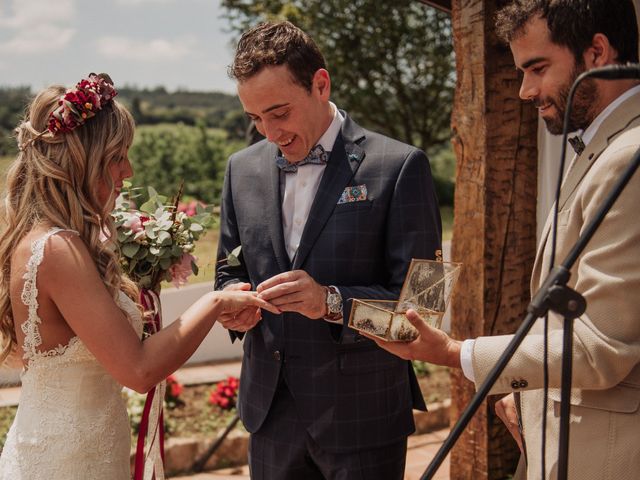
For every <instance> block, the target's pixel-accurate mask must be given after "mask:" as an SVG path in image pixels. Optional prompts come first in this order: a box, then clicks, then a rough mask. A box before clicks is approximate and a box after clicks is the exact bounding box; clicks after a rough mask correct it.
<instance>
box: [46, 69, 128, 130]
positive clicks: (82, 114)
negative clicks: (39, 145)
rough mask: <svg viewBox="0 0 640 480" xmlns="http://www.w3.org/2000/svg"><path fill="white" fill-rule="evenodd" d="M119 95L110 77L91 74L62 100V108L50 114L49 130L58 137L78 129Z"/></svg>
mask: <svg viewBox="0 0 640 480" xmlns="http://www.w3.org/2000/svg"><path fill="white" fill-rule="evenodd" d="M117 94H118V92H117V91H116V89H115V88H114V87H113V82H112V81H111V78H109V76H108V75H105V74H100V75H96V74H95V73H90V74H89V76H88V77H87V78H83V79H82V80H80V82H78V84H77V85H76V88H75V89H70V90H67V92H66V93H65V94H64V95H63V96H62V97H61V98H60V100H59V101H58V105H60V106H59V107H58V108H56V109H55V110H54V111H53V112H51V113H50V114H49V128H48V130H49V131H50V132H51V133H53V134H54V135H56V134H58V133H68V132H70V131H72V130H74V129H76V128H78V127H79V126H80V125H83V124H84V122H86V121H87V120H88V119H90V118H92V117H95V115H96V113H97V112H99V111H100V110H102V108H103V107H104V106H105V105H107V104H108V103H109V102H110V101H111V100H112V99H113V97H115V96H116V95H117Z"/></svg>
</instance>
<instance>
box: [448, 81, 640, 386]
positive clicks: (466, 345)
mask: <svg viewBox="0 0 640 480" xmlns="http://www.w3.org/2000/svg"><path fill="white" fill-rule="evenodd" d="M638 92H640V85H637V86H635V87H633V88H630V89H629V90H627V91H626V92H624V93H623V94H622V95H620V96H619V97H618V98H616V99H615V100H614V101H613V102H611V103H610V104H609V105H607V107H606V108H605V109H604V110H602V112H600V113H599V114H598V116H597V117H596V118H595V119H594V120H593V122H591V123H590V124H589V126H588V127H587V128H586V130H585V131H584V132H583V133H582V141H583V143H584V144H585V145H588V144H589V142H590V141H591V140H593V137H594V135H595V134H596V132H597V131H598V129H599V128H600V125H602V122H604V121H605V119H606V118H607V117H608V116H609V115H611V112H613V111H614V110H615V109H616V108H617V107H618V106H619V105H620V104H621V103H622V102H624V101H625V100H626V99H627V98H629V97H631V96H632V95H635V94H636V93H638ZM576 158H577V155H576V156H575V157H574V159H573V161H572V162H571V165H570V167H569V169H571V167H572V166H573V163H574V162H575V160H576ZM474 345H475V340H474V339H468V340H465V341H464V342H462V348H461V350H460V366H461V367H462V373H463V374H464V376H465V377H467V378H468V379H469V380H471V381H472V382H474V381H475V373H474V371H473V347H474Z"/></svg>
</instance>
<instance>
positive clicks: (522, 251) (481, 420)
mask: <svg viewBox="0 0 640 480" xmlns="http://www.w3.org/2000/svg"><path fill="white" fill-rule="evenodd" d="M504 3H505V1H504V0H503V1H500V0H453V2H452V18H453V37H454V46H455V54H456V71H457V86H456V96H455V102H454V111H453V115H452V127H453V145H454V150H455V152H456V157H457V179H456V193H455V210H454V227H453V241H452V259H453V260H454V261H456V262H462V263H463V264H464V269H463V272H462V274H461V277H460V280H459V281H460V283H459V285H458V287H457V293H456V297H455V298H454V300H453V304H452V333H453V335H454V337H455V338H459V339H464V338H475V337H477V336H482V335H499V334H505V333H512V332H514V331H515V329H516V328H517V326H518V325H519V323H520V321H521V319H522V318H523V316H524V312H525V309H526V306H527V304H528V301H529V296H530V292H529V278H530V275H531V269H532V266H533V259H534V256H535V246H536V238H535V235H536V233H535V232H536V172H537V147H536V134H537V117H536V116H537V113H536V111H535V109H534V108H533V107H532V106H531V105H527V104H524V103H523V102H522V101H521V100H520V99H519V98H518V90H519V85H520V80H519V76H518V73H517V71H516V69H515V66H514V64H513V58H512V56H511V52H510V50H509V48H508V47H507V46H505V45H502V44H501V43H499V41H498V39H497V37H496V36H495V34H494V16H495V12H496V10H497V8H499V7H500V6H502V5H503V4H504ZM451 389H452V392H451V393H452V415H451V421H452V422H454V421H455V420H456V419H457V418H458V416H459V414H460V412H461V411H462V410H463V409H464V408H465V407H466V405H467V404H468V403H469V400H470V399H471V397H472V396H473V394H474V393H475V388H474V386H473V384H472V383H471V382H469V381H468V380H466V379H465V378H464V376H463V375H462V372H458V371H456V372H453V374H452V386H451ZM492 400H493V401H492ZM495 400H497V399H496V398H494V399H489V404H486V402H485V405H484V406H483V407H482V408H481V409H480V410H479V411H478V413H477V414H476V417H475V418H474V420H473V421H472V422H471V423H470V424H469V427H468V429H467V431H466V432H465V433H464V434H463V436H462V437H461V438H460V441H459V442H458V444H457V445H456V447H455V449H454V450H453V452H452V457H451V463H450V464H451V478H452V479H473V480H482V479H497V478H504V477H505V475H507V474H509V473H513V471H514V469H515V466H516V464H517V460H518V457H519V452H518V450H517V447H516V446H515V442H513V440H512V439H511V437H510V436H509V434H508V433H507V431H506V429H504V428H503V427H502V425H501V422H500V420H499V419H498V418H497V417H496V416H495V413H494V411H493V407H492V404H493V402H495ZM490 405H491V406H490Z"/></svg>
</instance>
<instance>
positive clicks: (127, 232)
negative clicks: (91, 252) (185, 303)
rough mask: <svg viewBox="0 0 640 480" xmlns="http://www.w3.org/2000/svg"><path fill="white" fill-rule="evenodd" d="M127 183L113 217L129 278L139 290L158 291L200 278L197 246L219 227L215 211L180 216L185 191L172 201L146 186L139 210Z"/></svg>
mask: <svg viewBox="0 0 640 480" xmlns="http://www.w3.org/2000/svg"><path fill="white" fill-rule="evenodd" d="M139 190H140V188H131V186H130V185H129V184H126V183H125V186H124V189H123V190H122V192H121V194H120V196H119V197H118V199H117V200H116V208H115V210H114V211H113V213H112V215H113V218H114V221H115V224H116V230H117V234H118V244H119V246H120V252H121V256H120V257H121V264H122V270H123V271H124V273H125V274H126V275H127V276H128V277H129V278H130V279H131V280H133V281H134V282H135V283H137V284H138V286H139V287H140V288H146V289H150V290H154V291H156V292H157V291H159V289H160V283H161V282H162V281H169V282H173V284H174V285H176V286H180V285H183V284H184V283H186V281H187V278H188V277H189V275H191V274H192V273H193V274H195V275H197V274H198V266H197V264H196V261H197V259H196V258H195V257H194V256H193V254H192V252H193V250H194V249H195V243H196V242H197V241H198V239H199V238H200V237H201V236H202V235H203V234H204V233H205V231H206V230H207V228H209V227H211V226H212V225H213V224H214V215H213V207H212V206H205V205H202V204H199V203H198V204H197V205H195V207H194V209H193V211H190V212H189V213H191V215H189V214H188V213H187V212H185V211H179V209H178V204H179V202H180V197H181V192H182V187H180V189H179V191H178V194H177V195H176V196H175V197H174V198H173V200H172V201H170V202H168V199H167V197H165V196H163V195H160V194H159V193H158V192H156V191H155V189H154V188H153V187H147V191H148V194H149V199H148V200H147V201H146V202H144V203H143V204H142V205H141V206H140V207H139V208H136V205H135V198H136V194H135V192H136V191H139Z"/></svg>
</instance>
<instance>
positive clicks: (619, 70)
mask: <svg viewBox="0 0 640 480" xmlns="http://www.w3.org/2000/svg"><path fill="white" fill-rule="evenodd" d="M585 76H586V77H591V78H601V79H604V80H620V79H623V78H636V79H640V63H627V64H626V65H607V66H606V67H599V68H593V69H591V70H588V71H586V72H585Z"/></svg>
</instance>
